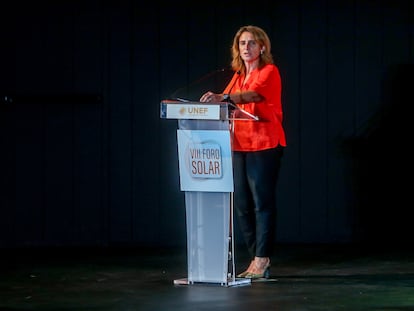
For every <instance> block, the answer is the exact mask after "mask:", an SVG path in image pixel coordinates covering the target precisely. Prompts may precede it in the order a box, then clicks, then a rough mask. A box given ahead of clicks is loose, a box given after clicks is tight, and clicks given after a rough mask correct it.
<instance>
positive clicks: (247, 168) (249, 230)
mask: <svg viewBox="0 0 414 311" xmlns="http://www.w3.org/2000/svg"><path fill="white" fill-rule="evenodd" d="M283 149H284V148H283V147H280V146H279V147H277V148H273V149H268V150H263V151H255V152H238V151H235V152H233V170H234V172H233V173H234V211H235V215H236V219H237V222H238V224H239V227H240V230H241V232H242V234H243V239H244V242H245V243H246V245H247V249H248V251H249V254H250V255H251V257H252V259H253V258H254V257H255V256H258V257H270V256H271V255H272V251H273V248H274V241H275V227H276V184H277V180H278V177H279V170H280V164H281V158H282V156H283Z"/></svg>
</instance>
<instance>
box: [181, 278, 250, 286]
mask: <svg viewBox="0 0 414 311" xmlns="http://www.w3.org/2000/svg"><path fill="white" fill-rule="evenodd" d="M251 283H252V281H251V279H245V278H236V279H229V280H228V281H227V283H226V282H224V283H210V282H190V281H188V279H187V278H183V279H176V280H174V285H215V286H223V287H230V286H244V285H250V284H251Z"/></svg>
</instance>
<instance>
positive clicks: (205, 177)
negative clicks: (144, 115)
mask: <svg viewBox="0 0 414 311" xmlns="http://www.w3.org/2000/svg"><path fill="white" fill-rule="evenodd" d="M177 142H178V157H179V166H180V182H181V190H182V191H206V192H233V167H232V159H231V145H230V133H229V132H228V131H215V130H177Z"/></svg>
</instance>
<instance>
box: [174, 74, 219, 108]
mask: <svg viewBox="0 0 414 311" xmlns="http://www.w3.org/2000/svg"><path fill="white" fill-rule="evenodd" d="M225 71H226V68H220V69H216V70H213V71H211V72H209V73H207V74H205V75H203V76H201V77H200V78H198V79H197V80H195V81H193V82H191V83H189V84H187V85H185V86H182V87H180V88H178V89H176V90H175V91H174V92H172V93H171V95H170V96H169V97H168V98H170V99H175V100H179V101H188V100H186V99H182V98H177V94H178V93H180V92H182V91H184V90H186V89H189V88H191V87H193V86H194V85H196V84H199V83H201V82H203V81H205V80H207V79H209V78H211V77H212V76H214V75H216V74H217V73H220V72H225Z"/></svg>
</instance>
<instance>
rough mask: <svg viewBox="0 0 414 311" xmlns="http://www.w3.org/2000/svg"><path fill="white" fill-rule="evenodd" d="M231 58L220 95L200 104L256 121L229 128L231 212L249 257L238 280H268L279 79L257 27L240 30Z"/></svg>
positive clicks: (279, 130)
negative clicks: (226, 107)
mask: <svg viewBox="0 0 414 311" xmlns="http://www.w3.org/2000/svg"><path fill="white" fill-rule="evenodd" d="M231 54H232V62H231V66H232V69H233V70H234V75H233V78H232V79H231V80H230V82H229V83H228V85H227V86H226V88H225V89H224V91H223V93H221V94H217V93H213V92H207V93H205V94H203V95H202V96H201V98H200V102H221V101H227V102H231V103H233V104H235V105H236V106H237V107H238V108H241V109H243V110H244V111H246V112H248V113H250V114H252V115H254V116H257V117H258V118H259V119H258V121H246V120H235V121H234V123H233V132H234V135H233V142H232V149H233V170H234V208H235V213H236V216H237V221H238V224H239V227H240V230H241V232H242V234H243V238H244V241H245V243H246V246H247V249H248V251H249V254H250V256H251V262H250V265H249V267H248V268H247V269H246V270H245V271H244V272H242V273H240V274H239V275H238V277H244V278H250V279H257V278H263V277H265V278H269V276H270V263H271V256H272V253H273V249H274V243H275V232H276V231H275V227H276V184H277V180H278V176H279V170H280V164H281V158H282V156H283V150H284V147H286V138H285V131H284V128H283V124H282V121H283V111H282V102H281V95H282V83H281V77H280V73H279V69H278V67H277V66H276V65H275V64H274V62H273V57H272V54H271V43H270V40H269V37H268V35H267V34H266V32H265V31H264V30H263V29H262V28H260V27H257V26H252V25H247V26H243V27H241V28H240V29H239V30H238V31H237V33H236V34H235V36H234V38H233V44H232V47H231Z"/></svg>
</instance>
